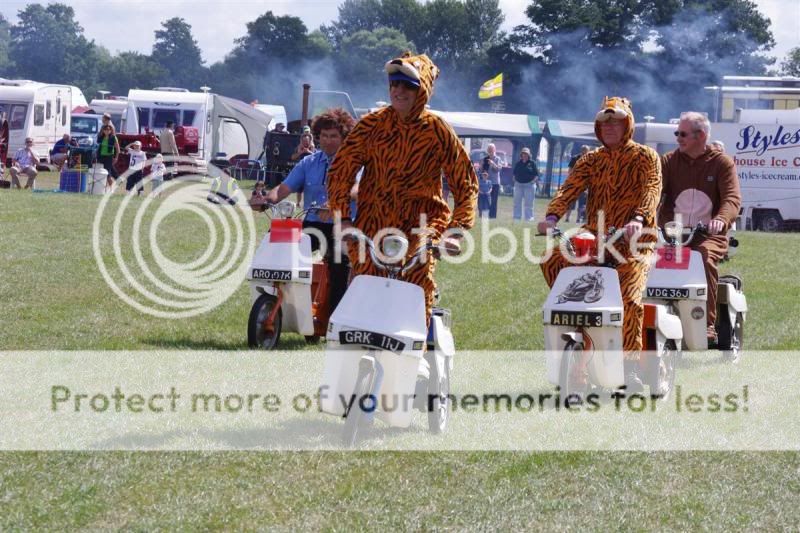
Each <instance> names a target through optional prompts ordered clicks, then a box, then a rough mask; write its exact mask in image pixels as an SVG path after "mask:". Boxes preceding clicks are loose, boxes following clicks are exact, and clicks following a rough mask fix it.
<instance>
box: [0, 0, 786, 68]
mask: <svg viewBox="0 0 800 533" xmlns="http://www.w3.org/2000/svg"><path fill="white" fill-rule="evenodd" d="M29 3H31V2H24V1H16V0H2V1H0V13H2V14H3V16H5V17H6V19H8V20H9V21H11V22H12V23H14V22H16V15H17V12H18V11H19V10H20V9H23V8H24V7H25V6H26V5H27V4H29ZM39 3H42V4H47V3H49V2H47V1H45V0H43V1H41V2H39ZM62 3H66V4H69V5H71V6H72V7H73V9H74V10H75V14H76V18H77V20H78V21H79V22H80V24H81V25H82V26H83V29H84V35H85V36H86V37H87V38H88V39H94V41H95V42H96V43H97V44H100V45H103V46H105V47H106V48H108V49H109V50H110V51H111V52H112V53H116V52H121V51H128V50H133V51H138V52H142V53H145V54H149V53H150V52H151V50H152V47H153V41H154V35H153V32H154V31H155V30H156V29H159V28H160V22H161V21H163V20H166V19H169V18H172V17H182V18H184V19H185V20H186V21H187V22H188V23H189V24H191V26H192V33H193V34H194V37H195V39H196V40H197V42H198V45H199V46H200V49H201V51H202V54H203V59H204V60H205V61H206V63H207V64H209V65H210V64H212V63H215V62H217V61H220V60H222V59H223V58H224V57H225V54H227V53H228V52H230V50H231V49H232V48H233V46H234V44H233V41H234V39H236V38H237V37H240V36H242V35H244V33H245V31H246V30H245V24H246V23H247V22H250V21H252V20H255V19H256V18H257V17H258V16H260V15H262V14H264V13H265V12H267V11H272V12H273V13H275V14H276V15H279V16H280V15H293V16H297V17H300V18H301V19H302V20H303V22H305V24H306V26H307V27H308V28H309V31H310V30H314V29H316V28H318V27H319V26H320V24H327V23H330V22H331V21H332V20H335V19H336V18H337V16H338V9H337V8H338V6H339V5H340V4H341V2H340V1H339V0H328V1H326V0H230V1H229V0H217V1H209V0H159V1H153V0H127V1H122V0H99V1H98V0H62ZM529 3H530V1H529V0H500V8H501V10H502V11H503V13H504V14H505V17H506V20H505V23H504V25H503V29H504V30H506V31H510V30H511V29H512V28H513V27H514V26H516V25H519V24H524V23H526V22H527V19H526V18H525V13H524V12H525V7H527V5H528V4H529ZM755 3H756V4H757V5H758V9H759V11H760V12H761V13H762V14H764V15H766V16H767V17H768V18H769V19H770V20H771V21H772V33H773V36H774V37H775V42H776V46H775V48H774V49H773V51H772V54H771V55H773V56H774V57H776V58H778V61H779V62H780V61H781V60H783V59H784V58H785V57H786V54H787V52H788V51H789V50H790V49H792V48H794V47H797V46H800V0H755Z"/></svg>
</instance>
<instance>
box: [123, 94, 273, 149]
mask: <svg viewBox="0 0 800 533" xmlns="http://www.w3.org/2000/svg"><path fill="white" fill-rule="evenodd" d="M271 119H272V116H271V115H270V114H268V113H265V112H263V111H259V110H257V109H255V108H254V107H253V106H251V105H250V104H246V103H244V102H242V101H240V100H235V99H233V98H228V97H225V96H220V95H218V94H213V93H210V92H201V93H193V92H189V91H188V90H186V89H176V88H172V87H157V88H156V89H154V90H152V91H143V90H138V89H131V90H130V91H129V92H128V102H127V110H126V113H125V115H124V117H123V125H122V126H123V127H122V132H123V133H128V134H133V135H139V134H143V133H145V131H152V132H154V133H155V134H156V135H158V134H160V133H161V131H162V130H163V129H164V127H165V125H166V123H167V122H168V121H172V122H174V123H175V126H176V127H177V126H190V127H194V128H197V131H198V134H199V140H198V146H197V153H195V154H191V155H193V156H194V157H196V158H197V159H200V160H204V161H206V162H208V161H210V160H211V159H213V158H214V157H215V156H216V155H217V154H218V153H225V154H226V156H227V157H231V156H233V155H237V154H246V155H247V156H248V158H250V159H255V158H256V157H258V155H259V154H260V153H261V150H262V148H263V141H264V135H265V134H266V132H267V124H269V122H270V120H271Z"/></svg>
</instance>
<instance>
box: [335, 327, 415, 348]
mask: <svg viewBox="0 0 800 533" xmlns="http://www.w3.org/2000/svg"><path fill="white" fill-rule="evenodd" d="M339 343H341V344H357V345H359V346H370V347H372V348H378V349H380V350H387V351H390V352H394V353H400V352H402V351H403V349H404V348H405V347H406V345H405V343H404V342H403V341H401V340H398V339H395V338H393V337H389V336H388V335H383V334H381V333H375V332H372V331H358V330H350V331H340V332H339Z"/></svg>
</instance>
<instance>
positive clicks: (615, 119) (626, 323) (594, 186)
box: [539, 97, 661, 392]
mask: <svg viewBox="0 0 800 533" xmlns="http://www.w3.org/2000/svg"><path fill="white" fill-rule="evenodd" d="M633 126H634V123H633V109H632V107H631V104H630V102H629V101H628V99H626V98H620V97H612V98H608V97H606V98H605V100H604V101H603V105H602V107H601V109H600V111H599V112H598V113H597V115H596V117H595V123H594V131H595V135H597V139H598V140H599V141H600V142H601V143H602V144H603V146H602V147H601V148H599V149H598V150H596V151H594V152H589V153H588V154H586V155H584V156H583V157H581V158H580V159H579V160H578V162H577V163H576V164H575V167H574V168H573V169H572V173H571V174H570V175H569V177H568V178H567V180H566V182H564V186H563V187H562V189H561V190H560V191H559V193H558V194H557V195H556V197H555V198H553V200H552V201H551V202H550V205H549V206H548V207H547V216H546V219H545V221H544V222H541V223H540V224H539V231H540V232H541V233H544V232H545V231H546V230H547V229H548V228H553V227H555V225H556V222H558V220H559V219H560V218H561V217H562V216H564V213H566V212H567V210H568V208H569V205H570V204H571V203H572V202H574V201H575V200H577V199H578V196H579V195H580V194H581V192H583V191H584V190H586V189H588V191H589V198H588V203H587V206H586V224H585V226H586V228H587V229H589V230H590V231H592V232H593V233H597V231H598V214H599V213H600V212H602V213H603V214H604V215H603V216H604V217H605V223H604V224H605V227H604V228H601V231H607V229H608V228H609V227H610V226H614V227H616V228H624V230H625V237H626V239H628V241H627V242H626V240H625V239H618V240H617V241H616V242H615V243H614V244H613V246H614V247H615V248H616V249H617V250H618V251H619V253H620V255H621V256H622V257H623V258H624V261H623V262H622V263H621V264H619V265H618V266H617V267H616V269H617V273H618V274H619V282H620V288H621V291H622V300H623V315H624V316H623V329H622V335H623V350H624V351H625V376H626V385H627V392H640V391H641V390H642V389H643V387H642V382H641V379H640V377H639V375H640V373H641V372H640V369H639V364H638V362H639V357H640V354H641V350H642V321H643V318H644V306H643V305H642V293H643V291H644V288H645V284H646V282H647V274H648V271H649V261H650V258H651V255H652V250H651V249H641V248H639V250H638V253H639V255H640V257H639V259H636V258H634V257H633V256H634V255H636V252H637V250H636V249H635V248H633V247H632V246H631V245H630V243H629V241H630V239H631V238H632V237H633V236H634V235H636V234H639V233H641V232H642V228H647V231H646V232H645V234H644V235H641V236H640V237H641V238H639V239H638V241H639V244H640V245H641V244H647V243H652V242H654V241H655V240H656V238H655V232H656V229H655V228H656V209H657V207H658V201H659V198H660V197H661V164H660V160H659V157H658V154H657V153H656V152H655V150H653V149H652V148H649V147H647V146H643V145H641V144H637V143H635V142H633V140H632V137H633ZM632 248H633V249H632ZM565 266H569V262H568V261H567V259H566V258H564V257H563V256H562V255H561V254H560V253H559V251H558V250H555V251H554V253H553V256H552V257H551V258H550V259H549V260H547V261H545V262H544V263H542V272H543V273H544V278H545V280H546V281H547V284H548V285H550V286H551V287H552V286H553V283H554V282H555V280H556V277H557V276H558V273H559V271H560V270H561V269H562V268H564V267H565Z"/></svg>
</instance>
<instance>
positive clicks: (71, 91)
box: [0, 78, 86, 162]
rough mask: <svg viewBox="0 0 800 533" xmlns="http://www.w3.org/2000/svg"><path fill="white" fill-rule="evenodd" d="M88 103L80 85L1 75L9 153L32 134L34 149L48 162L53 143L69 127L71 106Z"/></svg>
mask: <svg viewBox="0 0 800 533" xmlns="http://www.w3.org/2000/svg"><path fill="white" fill-rule="evenodd" d="M85 105H86V98H84V96H83V93H82V92H81V90H80V89H78V88H77V87H73V86H70V85H57V84H51V83H39V82H36V81H31V80H7V79H5V78H0V117H5V118H6V120H8V130H9V131H8V133H9V143H8V157H13V156H14V153H15V152H16V151H17V150H18V149H20V148H22V147H23V146H25V138H26V137H31V138H32V139H33V149H34V151H35V152H36V153H37V154H39V157H40V158H41V159H42V162H48V161H49V160H50V149H51V148H52V147H53V144H55V142H56V141H57V140H59V139H60V138H61V137H62V136H63V135H64V134H65V133H69V131H70V126H71V114H72V109H73V108H75V107H77V106H85Z"/></svg>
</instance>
